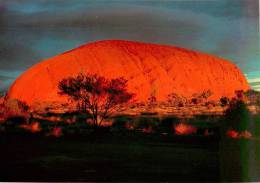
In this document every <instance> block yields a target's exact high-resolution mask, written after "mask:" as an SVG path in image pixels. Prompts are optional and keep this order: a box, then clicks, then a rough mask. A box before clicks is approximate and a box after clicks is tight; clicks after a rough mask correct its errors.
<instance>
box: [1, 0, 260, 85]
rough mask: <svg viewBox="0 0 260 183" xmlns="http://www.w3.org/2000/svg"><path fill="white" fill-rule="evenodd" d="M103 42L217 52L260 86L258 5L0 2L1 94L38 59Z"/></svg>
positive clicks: (249, 0) (237, 1)
mask: <svg viewBox="0 0 260 183" xmlns="http://www.w3.org/2000/svg"><path fill="white" fill-rule="evenodd" d="M101 39H128V40H137V41H144V42H153V43H161V44H170V45H176V46H180V47H185V48H190V49H195V50H199V51H203V52H207V53H211V54H215V55H218V56H221V57H224V58H226V59H230V60H232V61H233V62H234V63H236V64H237V65H238V66H239V67H240V68H241V69H242V70H243V71H244V73H245V74H247V76H248V77H249V79H250V82H251V81H252V82H253V81H255V82H254V83H252V85H253V86H254V87H255V88H259V89H260V59H259V58H260V52H259V5H258V0H182V1H181V0H160V1H159V0H143V1H142V0H139V1H134V0H117V1H113V0H0V63H1V64H0V89H6V88H8V87H9V86H10V84H11V83H12V82H13V80H14V79H15V78H16V77H18V76H19V75H20V74H21V73H22V72H24V71H25V70H26V69H28V68H29V67H30V66H32V65H33V64H35V63H38V62H40V61H41V60H43V59H46V58H48V57H51V56H54V55H56V54H59V53H61V52H64V51H67V50H69V49H72V48H75V47H78V46H80V45H81V44H85V43H87V42H92V41H95V40H101ZM258 85H259V86H258Z"/></svg>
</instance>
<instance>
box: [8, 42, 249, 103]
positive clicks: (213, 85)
mask: <svg viewBox="0 0 260 183" xmlns="http://www.w3.org/2000/svg"><path fill="white" fill-rule="evenodd" d="M86 72H90V73H97V74H99V75H102V76H105V77H107V78H115V77H121V76H123V77H124V78H125V79H127V80H128V89H129V91H130V92H133V93H135V94H136V100H137V101H146V100H147V98H148V97H149V96H150V95H151V93H154V94H155V96H156V97H157V99H158V100H159V101H164V100H166V98H167V95H168V94H170V93H172V92H174V93H178V94H181V95H183V96H185V97H188V98H189V97H190V96H191V95H192V94H194V93H200V92H203V91H205V90H208V89H209V90H211V91H212V92H213V95H212V97H211V99H219V98H220V97H222V96H227V97H232V96H233V95H234V91H235V90H248V89H249V85H248V83H247V81H246V79H245V77H244V75H243V73H242V72H241V71H240V70H239V68H238V67H237V66H236V65H234V64H233V63H231V62H230V61H227V60H225V59H222V58H219V57H216V56H212V55H208V54H205V53H200V52H197V51H191V50H188V49H184V48H178V47H175V46H166V45H159V44H150V43H141V42H133V41H124V40H105V41H98V42H93V43H89V44H86V45H83V46H80V47H78V48H76V49H73V50H70V51H67V52H65V53H63V54H60V55H57V56H55V57H53V58H50V59H47V60H45V61H42V62H40V63H39V64H36V65H34V66H33V67H31V68H30V69H29V70H27V71H26V72H25V73H23V74H22V75H21V76H20V77H19V78H18V79H17V80H16V81H15V82H14V83H13V85H12V86H11V88H10V90H9V92H8V98H12V99H18V100H21V101H23V102H26V103H27V104H28V105H33V104H34V103H41V102H44V103H46V102H47V103H48V102H59V103H61V102H62V103H66V101H67V98H66V97H61V96H60V95H59V94H58V88H57V86H58V83H59V81H61V80H62V79H63V78H66V77H68V76H76V75H77V74H78V73H86Z"/></svg>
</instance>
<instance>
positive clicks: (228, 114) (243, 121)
mask: <svg viewBox="0 0 260 183" xmlns="http://www.w3.org/2000/svg"><path fill="white" fill-rule="evenodd" d="M248 119H249V110H248V109H247V106H246V104H245V102H243V101H242V100H237V99H232V100H231V102H230V104H229V107H228V109H227V110H226V111H225V120H226V123H227V127H229V128H232V129H234V130H239V131H241V130H246V129H247V126H248Z"/></svg>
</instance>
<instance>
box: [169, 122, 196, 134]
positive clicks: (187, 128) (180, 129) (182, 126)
mask: <svg viewBox="0 0 260 183" xmlns="http://www.w3.org/2000/svg"><path fill="white" fill-rule="evenodd" d="M174 131H175V134H176V135H190V134H194V133H196V132H197V128H196V127H194V126H192V125H189V124H186V123H183V122H181V123H179V124H177V125H175V126H174Z"/></svg>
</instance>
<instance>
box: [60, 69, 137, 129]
mask: <svg viewBox="0 0 260 183" xmlns="http://www.w3.org/2000/svg"><path fill="white" fill-rule="evenodd" d="M126 86H127V81H126V80H125V79H123V78H116V79H111V80H110V79H106V78H104V77H102V76H98V75H96V74H94V75H93V74H86V75H84V74H79V75H78V76H76V77H69V78H65V79H63V80H62V81H60V83H59V91H60V94H61V95H66V96H68V97H69V98H70V99H71V100H73V101H75V102H77V103H78V106H79V108H80V110H81V111H83V112H88V113H90V114H91V116H92V119H93V125H94V127H100V126H101V125H102V122H103V121H104V119H106V118H108V117H109V116H110V115H111V113H112V112H114V111H115V110H119V109H120V107H121V106H120V105H121V104H124V103H127V102H128V101H129V100H130V99H131V98H132V97H133V94H131V93H129V92H127V90H126ZM121 109H122V108H121Z"/></svg>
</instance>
